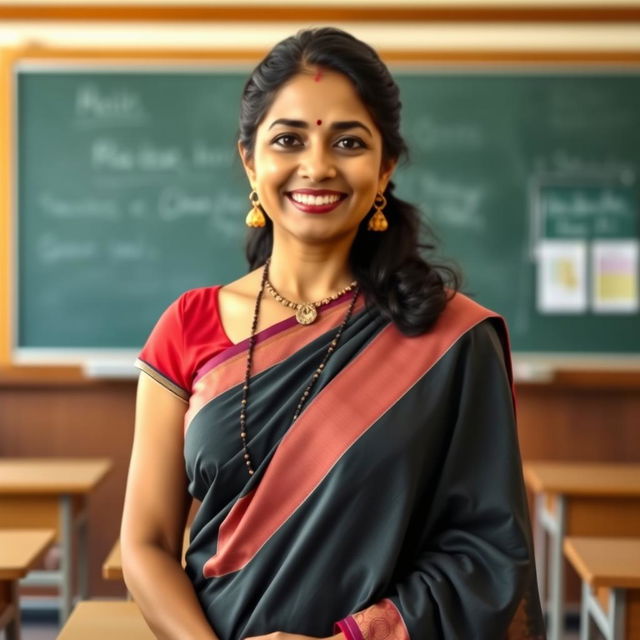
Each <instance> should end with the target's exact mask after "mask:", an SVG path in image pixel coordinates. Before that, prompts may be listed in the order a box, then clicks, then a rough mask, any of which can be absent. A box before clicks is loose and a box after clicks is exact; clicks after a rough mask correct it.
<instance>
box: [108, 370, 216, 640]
mask: <svg viewBox="0 0 640 640" xmlns="http://www.w3.org/2000/svg"><path fill="white" fill-rule="evenodd" d="M186 408H187V405H186V404H185V403H184V401H182V400H181V399H180V398H178V397H177V396H175V395H174V394H172V393H171V392H170V391H168V390H167V389H165V388H164V387H163V386H161V385H160V384H158V383H157V382H155V381H154V380H153V379H152V378H150V377H149V376H148V375H146V374H145V373H142V374H141V375H140V377H139V380H138V392H137V399H136V419H135V435H134V440H133V448H132V453H131V462H130V466H129V475H128V479H127V488H126V494H125V501H124V511H123V516H122V526H121V530H120V544H121V550H122V569H123V573H124V579H125V582H126V585H127V588H128V589H129V591H130V592H131V594H132V596H133V598H134V600H135V601H136V604H137V605H138V606H139V608H140V610H141V612H142V615H143V616H144V618H145V620H146V621H147V623H148V625H149V627H150V628H151V630H152V631H153V632H154V634H155V636H156V637H157V638H159V639H160V640H217V636H216V634H215V633H214V631H213V630H212V628H211V625H210V624H209V622H208V620H207V618H206V617H205V615H204V613H203V611H202V608H201V606H200V603H199V601H198V599H197V596H196V594H195V592H194V590H193V585H192V584H191V581H190V580H189V578H188V576H187V574H186V573H185V571H184V570H183V568H182V565H181V557H182V543H183V535H184V528H185V525H186V520H187V516H188V513H189V506H190V496H189V493H188V491H187V478H186V473H185V467H184V457H183V443H184V414H185V411H186Z"/></svg>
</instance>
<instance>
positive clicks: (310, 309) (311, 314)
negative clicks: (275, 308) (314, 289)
mask: <svg viewBox="0 0 640 640" xmlns="http://www.w3.org/2000/svg"><path fill="white" fill-rule="evenodd" d="M317 317H318V311H317V309H316V308H315V307H314V306H313V305H312V304H302V305H300V306H299V307H298V310H297V311H296V320H297V321H298V323H299V324H311V323H312V322H314V320H315V319H316V318H317Z"/></svg>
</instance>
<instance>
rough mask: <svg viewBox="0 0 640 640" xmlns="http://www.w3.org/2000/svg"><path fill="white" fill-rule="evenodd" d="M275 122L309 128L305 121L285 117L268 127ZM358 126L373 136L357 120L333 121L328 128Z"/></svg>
mask: <svg viewBox="0 0 640 640" xmlns="http://www.w3.org/2000/svg"><path fill="white" fill-rule="evenodd" d="M277 124H282V125H284V126H285V127H296V128H298V129H308V128H309V123H308V122H305V121H304V120H288V119H287V118H278V119H277V120H274V121H273V122H272V123H271V124H270V125H269V129H272V128H273V127H275V126H276V125H277ZM358 127H359V128H361V129H364V130H365V131H366V132H367V133H368V134H369V135H370V136H373V134H372V133H371V130H370V129H369V127H367V126H366V125H365V124H363V123H362V122H360V121H359V120H345V121H342V122H334V123H333V124H332V125H331V127H330V128H331V129H334V130H337V131H344V130H346V129H355V128H358Z"/></svg>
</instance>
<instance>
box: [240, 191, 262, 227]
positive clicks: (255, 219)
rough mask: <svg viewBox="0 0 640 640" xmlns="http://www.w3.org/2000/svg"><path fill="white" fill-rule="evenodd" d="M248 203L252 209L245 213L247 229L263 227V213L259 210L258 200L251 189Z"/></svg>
mask: <svg viewBox="0 0 640 640" xmlns="http://www.w3.org/2000/svg"><path fill="white" fill-rule="evenodd" d="M249 202H251V204H252V205H253V209H251V211H249V213H247V217H246V218H245V220H244V221H245V223H246V225H247V227H264V226H265V225H266V224H267V221H266V220H265V219H264V213H262V210H261V209H260V199H259V198H258V194H257V193H256V191H255V189H252V191H251V193H250V194H249Z"/></svg>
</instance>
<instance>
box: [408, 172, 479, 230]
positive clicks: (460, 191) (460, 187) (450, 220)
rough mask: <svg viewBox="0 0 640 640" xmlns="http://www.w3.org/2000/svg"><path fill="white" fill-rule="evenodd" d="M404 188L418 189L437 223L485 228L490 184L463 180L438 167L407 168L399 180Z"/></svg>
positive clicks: (464, 227) (413, 190)
mask: <svg viewBox="0 0 640 640" xmlns="http://www.w3.org/2000/svg"><path fill="white" fill-rule="evenodd" d="M398 184H399V186H401V188H402V191H405V190H406V191H408V192H410V193H419V194H420V197H419V199H418V200H419V201H421V202H424V203H427V204H428V207H429V211H430V213H431V214H432V215H433V217H434V218H435V219H436V220H437V223H438V224H442V225H446V226H449V227H458V228H463V229H466V230H469V231H476V232H481V231H482V230H483V229H485V228H486V224H487V223H486V220H485V218H484V216H483V215H482V205H483V202H484V200H485V199H486V197H487V192H488V189H487V186H486V185H484V184H480V183H477V182H476V183H474V182H472V181H470V180H469V181H467V182H463V181H461V180H455V179H453V178H451V177H449V176H447V177H444V176H441V175H439V174H438V173H436V172H435V171H425V170H422V171H419V172H418V171H411V172H406V173H405V174H404V175H403V176H402V179H399V180H398Z"/></svg>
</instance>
